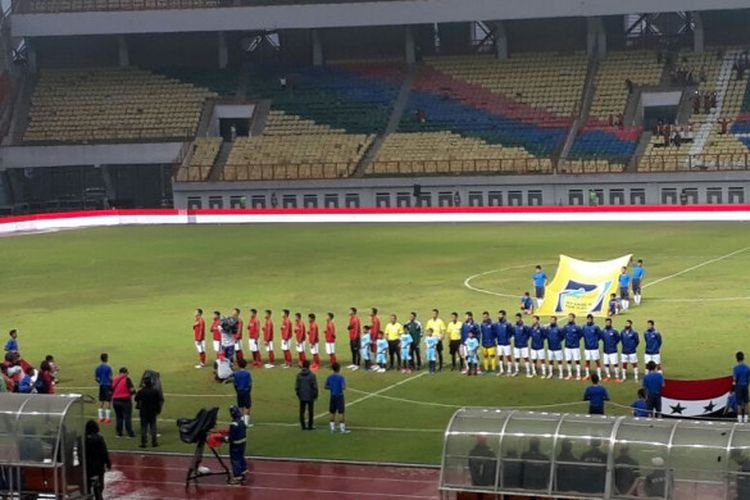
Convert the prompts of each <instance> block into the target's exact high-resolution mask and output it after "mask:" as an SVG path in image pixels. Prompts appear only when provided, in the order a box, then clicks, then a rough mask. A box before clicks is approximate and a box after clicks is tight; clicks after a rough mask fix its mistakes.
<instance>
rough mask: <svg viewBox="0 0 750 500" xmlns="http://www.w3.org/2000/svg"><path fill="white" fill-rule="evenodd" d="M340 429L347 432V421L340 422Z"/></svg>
mask: <svg viewBox="0 0 750 500" xmlns="http://www.w3.org/2000/svg"><path fill="white" fill-rule="evenodd" d="M339 429H341V432H346V423H345V422H341V423H340V424H339Z"/></svg>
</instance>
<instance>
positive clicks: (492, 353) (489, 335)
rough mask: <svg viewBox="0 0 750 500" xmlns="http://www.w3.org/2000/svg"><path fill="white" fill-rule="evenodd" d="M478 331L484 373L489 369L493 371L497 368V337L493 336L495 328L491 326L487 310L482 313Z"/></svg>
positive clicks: (488, 371)
mask: <svg viewBox="0 0 750 500" xmlns="http://www.w3.org/2000/svg"><path fill="white" fill-rule="evenodd" d="M479 331H480V334H481V337H482V338H481V344H482V363H483V364H484V371H485V373H490V370H492V371H493V372H495V371H496V370H497V338H496V337H495V329H494V328H493V327H492V319H491V318H490V313H488V312H487V311H484V312H483V313H482V323H481V324H480V325H479Z"/></svg>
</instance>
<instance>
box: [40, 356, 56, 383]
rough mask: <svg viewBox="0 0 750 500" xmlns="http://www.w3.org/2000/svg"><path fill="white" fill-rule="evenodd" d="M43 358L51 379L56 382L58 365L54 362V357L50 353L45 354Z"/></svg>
mask: <svg viewBox="0 0 750 500" xmlns="http://www.w3.org/2000/svg"><path fill="white" fill-rule="evenodd" d="M44 360H45V361H46V362H47V363H49V371H50V373H51V374H52V379H53V380H54V381H55V384H57V382H58V374H59V372H60V367H59V366H57V363H55V357H54V356H53V355H52V354H47V356H45V358H44Z"/></svg>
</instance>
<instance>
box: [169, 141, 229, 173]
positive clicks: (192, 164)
mask: <svg viewBox="0 0 750 500" xmlns="http://www.w3.org/2000/svg"><path fill="white" fill-rule="evenodd" d="M222 142H223V139H222V138H221V137H199V138H197V139H196V140H195V141H193V144H192V152H191V153H190V155H191V156H190V159H189V161H188V162H187V165H186V166H185V167H181V168H180V169H179V170H178V171H177V175H176V177H175V178H176V180H177V181H179V182H195V181H205V180H207V179H208V175H209V174H210V173H211V169H212V168H213V165H214V162H215V161H216V157H217V156H218V155H219V150H221V144H222Z"/></svg>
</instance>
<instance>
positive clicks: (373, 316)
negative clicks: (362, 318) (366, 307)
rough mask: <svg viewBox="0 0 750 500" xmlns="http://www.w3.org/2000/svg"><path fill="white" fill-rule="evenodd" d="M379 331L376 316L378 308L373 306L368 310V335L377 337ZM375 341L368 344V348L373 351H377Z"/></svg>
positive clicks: (378, 320) (378, 321)
mask: <svg viewBox="0 0 750 500" xmlns="http://www.w3.org/2000/svg"><path fill="white" fill-rule="evenodd" d="M379 331H380V318H379V317H378V308H377V307H373V308H372V309H371V310H370V335H371V336H372V337H373V338H378V332H379ZM375 344H377V342H373V343H372V345H371V346H370V350H371V351H372V352H373V353H375V352H376V351H377V346H376V345H375Z"/></svg>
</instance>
